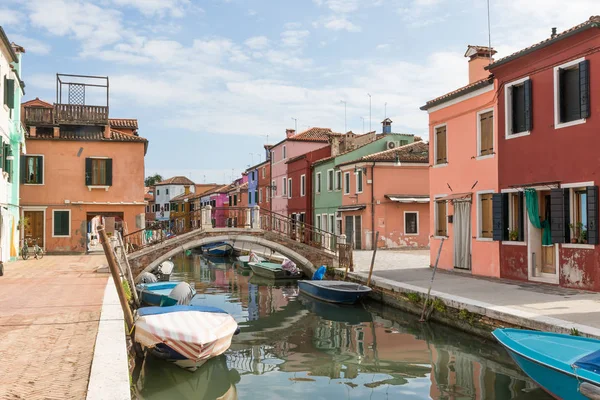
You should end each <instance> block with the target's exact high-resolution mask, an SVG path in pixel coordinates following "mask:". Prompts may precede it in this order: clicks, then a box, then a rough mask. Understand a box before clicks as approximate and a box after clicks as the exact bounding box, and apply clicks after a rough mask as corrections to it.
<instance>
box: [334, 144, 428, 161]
mask: <svg viewBox="0 0 600 400" xmlns="http://www.w3.org/2000/svg"><path fill="white" fill-rule="evenodd" d="M363 161H382V162H386V161H388V162H389V161H391V162H396V161H399V162H413V163H428V162H429V145H428V144H427V143H424V142H414V143H409V144H406V145H404V146H400V147H397V148H395V149H391V150H385V151H380V152H379V153H373V154H369V155H368V156H364V157H361V158H359V159H357V160H354V161H348V162H346V163H343V164H340V165H348V164H354V163H357V162H363Z"/></svg>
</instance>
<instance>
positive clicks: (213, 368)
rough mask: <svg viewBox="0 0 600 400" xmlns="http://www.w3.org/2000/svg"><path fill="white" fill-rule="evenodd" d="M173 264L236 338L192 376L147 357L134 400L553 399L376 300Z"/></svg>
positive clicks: (453, 338) (199, 264) (214, 265)
mask: <svg viewBox="0 0 600 400" xmlns="http://www.w3.org/2000/svg"><path fill="white" fill-rule="evenodd" d="M173 261H174V262H175V270H174V272H173V275H172V277H171V279H172V280H185V281H188V282H195V285H196V290H197V292H198V295H197V296H196V297H195V298H194V301H193V303H194V304H200V305H210V306H216V307H220V308H223V309H224V310H226V311H227V312H229V313H230V314H231V315H232V316H233V317H234V318H235V319H236V321H237V322H238V324H239V325H240V327H241V332H240V334H239V335H237V336H234V338H233V341H232V344H231V348H230V349H229V350H228V351H227V352H226V353H225V354H224V355H222V356H220V357H218V358H215V359H212V360H210V361H209V362H208V363H206V364H205V365H203V366H202V368H200V369H199V370H197V371H196V372H193V373H192V372H188V371H185V370H183V369H180V368H179V367H177V366H175V365H173V364H169V363H167V362H165V361H162V360H158V359H155V358H153V357H152V356H148V357H147V358H146V359H145V360H144V362H143V365H141V368H139V369H138V371H139V372H138V373H136V374H134V378H133V379H134V382H133V384H134V386H135V390H136V392H137V395H138V397H139V398H140V399H145V400H151V399H196V400H199V399H227V400H232V399H260V400H268V399H286V400H291V399H457V400H458V399H493V400H507V399H521V400H525V399H550V397H548V396H547V395H546V394H545V393H544V392H543V391H542V390H541V389H539V388H537V387H536V386H535V384H534V383H532V382H531V380H529V379H528V378H527V377H526V376H525V375H524V374H523V373H522V372H521V371H520V370H519V368H518V367H517V366H516V365H515V364H514V362H513V361H512V360H511V359H510V357H509V356H508V354H507V353H506V352H505V351H504V349H503V348H501V347H500V346H499V345H497V344H496V343H493V342H490V341H483V340H481V339H479V338H477V337H473V336H469V335H467V334H465V333H463V332H460V331H456V330H453V329H451V328H448V327H446V326H443V325H436V324H433V323H428V324H422V323H419V322H418V318H417V317H415V316H413V315H411V314H406V313H402V312H399V311H398V310H395V309H392V308H388V307H385V306H383V305H381V304H378V303H373V302H366V303H364V304H363V305H362V306H357V307H339V306H335V305H331V304H327V303H321V302H318V301H315V300H312V299H310V298H306V297H304V296H303V295H299V293H298V287H297V285H296V283H295V282H274V281H269V280H265V279H263V278H259V277H256V276H252V273H251V272H248V271H242V270H239V269H236V268H235V267H234V266H233V265H232V264H231V263H225V262H219V261H217V262H213V261H209V260H206V259H204V258H202V257H201V256H199V255H190V256H186V255H183V254H182V255H180V256H178V257H176V258H175V259H174V260H173Z"/></svg>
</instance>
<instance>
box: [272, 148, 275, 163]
mask: <svg viewBox="0 0 600 400" xmlns="http://www.w3.org/2000/svg"><path fill="white" fill-rule="evenodd" d="M274 162H275V152H274V151H273V150H271V164H273V163H274Z"/></svg>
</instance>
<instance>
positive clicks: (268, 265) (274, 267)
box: [248, 261, 302, 279]
mask: <svg viewBox="0 0 600 400" xmlns="http://www.w3.org/2000/svg"><path fill="white" fill-rule="evenodd" d="M248 265H249V266H250V268H252V272H253V273H255V274H256V275H258V276H262V277H265V278H270V279H300V278H302V272H300V273H297V274H293V273H291V272H290V271H287V270H285V269H283V268H282V267H281V264H277V263H272V262H266V261H263V262H259V263H256V262H249V263H248Z"/></svg>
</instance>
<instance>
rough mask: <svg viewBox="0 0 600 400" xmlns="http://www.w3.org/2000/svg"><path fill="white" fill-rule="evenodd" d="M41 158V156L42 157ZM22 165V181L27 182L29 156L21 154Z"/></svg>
mask: <svg viewBox="0 0 600 400" xmlns="http://www.w3.org/2000/svg"><path fill="white" fill-rule="evenodd" d="M40 158H41V157H40ZM20 164H21V165H20V166H21V183H25V182H27V157H26V156H24V155H23V156H21V158H20Z"/></svg>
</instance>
